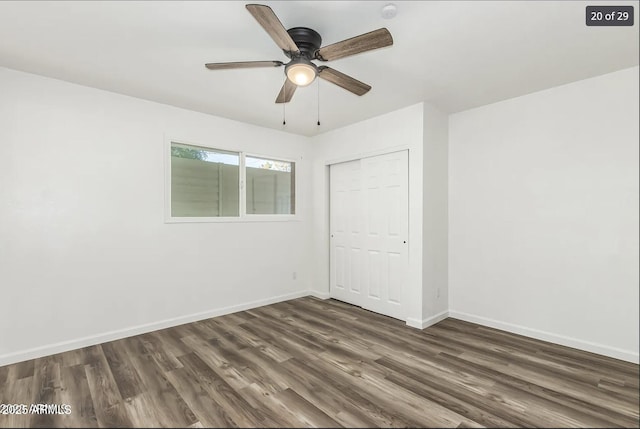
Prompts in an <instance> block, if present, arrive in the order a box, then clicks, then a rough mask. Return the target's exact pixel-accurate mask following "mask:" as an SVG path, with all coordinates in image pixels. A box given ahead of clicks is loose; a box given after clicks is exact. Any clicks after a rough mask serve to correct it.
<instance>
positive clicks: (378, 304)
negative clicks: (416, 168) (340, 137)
mask: <svg viewBox="0 0 640 429" xmlns="http://www.w3.org/2000/svg"><path fill="white" fill-rule="evenodd" d="M408 161H409V159H408V152H407V151H400V152H393V153H389V154H385V155H379V156H373V157H369V158H363V159H359V160H356V161H349V162H343V163H340V164H333V165H331V166H330V167H329V177H330V179H329V180H330V203H329V204H330V209H329V210H330V217H329V222H330V234H331V236H330V253H331V255H330V292H331V297H333V298H336V299H339V300H341V301H345V302H348V303H351V304H355V305H358V306H361V307H363V308H366V309H368V310H371V311H375V312H377V313H381V314H385V315H387V316H391V317H395V318H398V319H403V320H404V318H405V310H404V307H403V300H402V299H403V290H404V287H405V283H406V279H407V271H408V244H407V237H408V232H409V228H408V224H409V213H408V211H409V197H408V191H409V185H408V177H409V167H408Z"/></svg>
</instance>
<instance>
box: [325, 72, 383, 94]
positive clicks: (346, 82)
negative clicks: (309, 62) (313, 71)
mask: <svg viewBox="0 0 640 429" xmlns="http://www.w3.org/2000/svg"><path fill="white" fill-rule="evenodd" d="M318 76H320V77H321V78H322V79H324V80H327V81H329V82H331V83H334V84H336V85H338V86H340V87H342V88H344V89H346V90H347V91H351V92H353V93H354V94H356V95H364V94H366V93H367V92H369V90H370V89H371V87H370V86H369V85H367V84H366V83H363V82H360V81H359V80H357V79H354V78H352V77H351V76H349V75H346V74H344V73H341V72H339V71H338V70H335V69H332V68H330V67H327V66H320V67H318Z"/></svg>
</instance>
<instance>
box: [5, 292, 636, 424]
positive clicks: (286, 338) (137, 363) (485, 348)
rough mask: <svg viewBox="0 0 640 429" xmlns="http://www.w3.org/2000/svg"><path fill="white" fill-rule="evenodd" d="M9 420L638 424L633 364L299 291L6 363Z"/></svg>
mask: <svg viewBox="0 0 640 429" xmlns="http://www.w3.org/2000/svg"><path fill="white" fill-rule="evenodd" d="M0 403H4V404H16V403H17V404H22V403H24V404H32V403H45V404H70V405H71V414H70V415H0V427H63V426H64V427H96V426H100V427H126V426H134V427H160V426H164V427H166V426H173V427H203V426H204V427H209V426H218V427H221V426H222V427H232V426H243V427H256V426H257V427H266V426H270V427H286V426H295V427H306V426H320V427H335V426H347V427H379V426H382V427H406V426H410V427H434V426H435V427H480V426H489V427H496V426H502V427H505V426H508V427H513V426H525V427H540V426H542V427H582V426H588V427H611V426H626V427H638V425H639V421H638V407H639V399H638V365H634V364H631V363H626V362H622V361H618V360H615V359H610V358H606V357H602V356H599V355H595V354H590V353H586V352H582V351H577V350H574V349H570V348H566V347H561V346H557V345H553V344H550V343H545V342H541V341H537V340H533V339H529V338H525V337H521V336H518V335H513V334H509V333H506V332H502V331H498V330H494V329H490V328H485V327H482V326H478V325H474V324H470V323H466V322H462V321H459V320H454V319H447V320H445V321H442V322H440V323H438V324H437V325H435V326H433V327H430V328H428V329H426V330H424V331H418V330H415V329H412V328H408V327H406V325H405V324H404V323H402V322H400V321H398V320H394V319H390V318H388V317H385V316H380V315H377V314H374V313H371V312H368V311H365V310H362V309H360V308H357V307H353V306H350V305H348V304H344V303H341V302H338V301H334V300H327V301H321V300H317V299H314V298H301V299H296V300H293V301H288V302H283V303H279V304H274V305H270V306H267V307H261V308H258V309H254V310H250V311H244V312H240V313H235V314H231V315H227V316H223V317H217V318H213V319H209V320H206V321H202V322H197V323H192V324H187V325H182V326H178V327H175V328H171V329H165V330H162V331H157V332H153V333H150V334H145V335H140V336H136V337H131V338H127V339H124V340H119V341H113V342H110V343H105V344H101V345H98V346H93V347H87V348H84V349H80V350H75V351H71V352H67V353H61V354H58V355H54V356H49V357H45V358H41V359H35V360H31V361H27V362H22V363H19V364H15V365H9V366H4V367H0Z"/></svg>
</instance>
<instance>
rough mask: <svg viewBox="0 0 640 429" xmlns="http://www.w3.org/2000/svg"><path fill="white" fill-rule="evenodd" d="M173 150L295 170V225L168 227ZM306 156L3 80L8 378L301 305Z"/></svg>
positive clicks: (238, 132)
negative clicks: (162, 330) (126, 342)
mask: <svg viewBox="0 0 640 429" xmlns="http://www.w3.org/2000/svg"><path fill="white" fill-rule="evenodd" d="M165 137H172V138H179V139H181V140H184V141H189V142H193V143H197V144H211V145H214V146H216V147H219V148H222V149H224V148H229V149H236V150H247V151H251V152H253V153H256V154H264V155H269V156H273V157H284V158H289V159H298V160H299V163H300V164H299V166H298V168H297V169H296V170H297V173H298V174H299V185H300V186H301V190H300V191H299V195H298V204H299V208H300V218H301V220H300V221H292V222H269V223H265V222H254V223H190V224H165V223H164V183H165V182H164V166H163V164H164V162H165V159H164V149H165V146H164V139H165ZM308 148H309V143H308V140H307V139H306V138H305V137H300V136H295V135H292V134H287V133H283V132H278V131H274V130H270V129H264V128H260V127H256V126H251V125H247V124H243V123H239V122H234V121H229V120H226V119H221V118H217V117H213V116H208V115H204V114H199V113H194V112H190V111H186V110H182V109H178V108H174V107H169V106H166V105H161V104H156V103H152V102H147V101H143V100H139V99H135V98H130V97H126V96H121V95H117V94H113V93H108V92H104V91H100V90H96V89H91V88H87V87H82V86H78V85H73V84H69V83H65V82H61V81H57V80H53V79H47V78H43V77H38V76H35V75H30V74H26V73H21V72H17V71H12V70H8V69H3V68H0V326H2V327H3V329H2V333H0V365H3V364H7V363H10V362H15V361H19V360H22V359H27V358H32V357H35V356H38V355H46V354H49V353H52V352H56V351H61V350H66V349H72V348H76V347H79V346H83V345H86V344H90V343H96V342H101V341H105V340H108V339H112V338H116V337H122V336H124V335H128V334H135V333H137V332H141V331H148V330H153V329H157V328H159V327H161V326H166V325H171V324H178V323H181V322H182V323H183V322H186V321H189V320H192V319H197V318H204V317H207V316H209V315H215V314H219V313H221V312H225V311H229V310H230V309H239V308H243V307H244V306H247V305H254V304H256V305H257V304H259V303H265V302H270V301H274V300H278V299H285V298H290V297H295V296H301V295H306V294H307V292H306V291H307V290H308V289H309V281H310V277H309V271H308V269H309V263H308V260H307V259H308V252H307V249H308V248H309V242H308V238H309V236H308V234H307V231H309V230H310V220H309V213H308V209H307V203H308V201H309V195H310V184H311V181H310V180H309V179H310V176H309V174H308V171H309V167H308V166H307V163H308V161H307V159H308V157H307V153H308ZM294 271H295V272H297V280H293V276H292V273H293V272H294Z"/></svg>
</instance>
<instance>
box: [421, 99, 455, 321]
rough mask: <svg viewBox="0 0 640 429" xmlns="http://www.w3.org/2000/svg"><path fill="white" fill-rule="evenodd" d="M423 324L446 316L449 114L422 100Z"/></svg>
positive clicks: (447, 303) (447, 292)
mask: <svg viewBox="0 0 640 429" xmlns="http://www.w3.org/2000/svg"><path fill="white" fill-rule="evenodd" d="M423 122H424V136H423V137H424V144H423V147H424V148H423V150H424V164H423V171H424V180H423V186H424V188H423V211H424V216H423V226H422V232H423V239H422V242H423V249H422V283H423V288H422V290H423V293H422V313H423V315H422V317H423V321H422V327H427V326H429V325H432V324H434V323H437V322H439V321H440V320H442V319H444V318H446V316H447V310H448V309H449V302H448V294H449V287H448V283H449V282H448V263H447V261H448V240H449V237H448V231H449V227H448V223H449V218H448V203H447V201H448V179H449V178H448V176H449V174H448V168H447V167H448V161H447V157H448V144H449V136H448V132H449V118H448V115H446V114H445V113H443V112H441V111H439V110H438V109H437V108H435V107H434V106H432V105H430V104H428V103H424V121H423Z"/></svg>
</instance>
